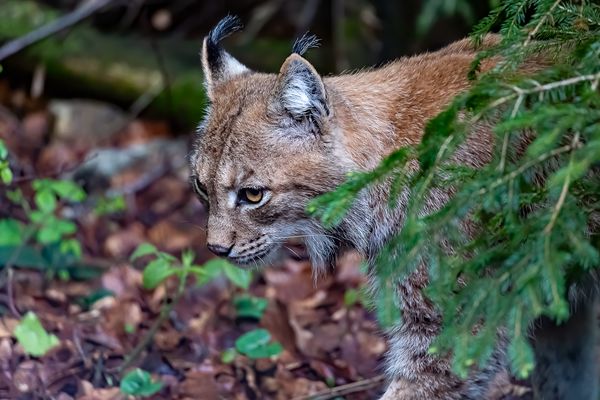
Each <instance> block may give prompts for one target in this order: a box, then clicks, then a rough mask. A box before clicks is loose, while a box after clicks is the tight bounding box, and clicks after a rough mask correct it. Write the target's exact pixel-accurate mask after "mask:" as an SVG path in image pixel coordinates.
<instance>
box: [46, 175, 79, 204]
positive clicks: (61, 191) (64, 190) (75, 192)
mask: <svg viewBox="0 0 600 400" xmlns="http://www.w3.org/2000/svg"><path fill="white" fill-rule="evenodd" d="M49 188H50V189H51V190H52V191H53V192H54V193H56V195H57V196H58V197H59V198H61V199H65V200H69V201H72V202H81V201H83V200H85V197H86V194H85V192H84V190H83V189H82V188H81V187H80V186H79V185H78V184H76V183H75V182H73V181H69V180H52V181H49Z"/></svg>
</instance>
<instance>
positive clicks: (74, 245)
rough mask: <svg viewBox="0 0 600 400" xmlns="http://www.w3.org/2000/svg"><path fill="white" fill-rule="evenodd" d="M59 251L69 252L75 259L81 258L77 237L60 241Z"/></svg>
mask: <svg viewBox="0 0 600 400" xmlns="http://www.w3.org/2000/svg"><path fill="white" fill-rule="evenodd" d="M59 248H60V252H61V253H63V254H70V255H72V256H74V257H75V258H76V259H80V258H81V253H82V252H81V243H79V241H78V240H77V239H67V240H62V241H61V242H60V246H59Z"/></svg>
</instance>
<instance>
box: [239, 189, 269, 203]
mask: <svg viewBox="0 0 600 400" xmlns="http://www.w3.org/2000/svg"><path fill="white" fill-rule="evenodd" d="M263 196H264V192H263V190H262V189H255V188H246V189H242V190H240V192H239V194H238V197H239V200H240V202H243V203H249V204H258V203H260V202H261V200H262V199H263Z"/></svg>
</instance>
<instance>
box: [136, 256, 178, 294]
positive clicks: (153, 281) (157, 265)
mask: <svg viewBox="0 0 600 400" xmlns="http://www.w3.org/2000/svg"><path fill="white" fill-rule="evenodd" d="M176 273H177V269H175V268H173V267H172V266H171V263H170V262H168V261H167V260H165V259H163V258H157V259H156V260H152V261H150V262H149V263H148V265H147V266H146V268H145V269H144V273H143V275H142V282H143V285H144V288H146V289H154V288H155V287H157V286H158V285H160V284H161V283H163V282H164V281H165V279H167V278H168V277H169V276H171V275H174V274H176Z"/></svg>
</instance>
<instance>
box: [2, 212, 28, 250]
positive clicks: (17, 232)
mask: <svg viewBox="0 0 600 400" xmlns="http://www.w3.org/2000/svg"><path fill="white" fill-rule="evenodd" d="M23 229H24V228H23V224H22V223H21V222H20V221H17V220H16V219H12V218H7V219H0V246H18V245H20V244H21V243H22V241H23Z"/></svg>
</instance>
